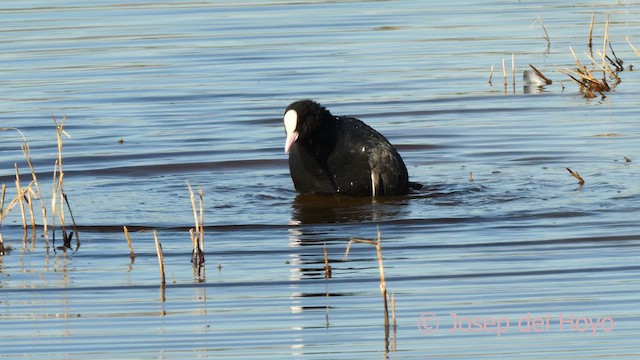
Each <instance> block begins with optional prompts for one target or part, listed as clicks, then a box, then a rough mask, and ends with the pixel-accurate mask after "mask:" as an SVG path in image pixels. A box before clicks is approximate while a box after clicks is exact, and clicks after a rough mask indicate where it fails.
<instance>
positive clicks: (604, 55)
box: [602, 15, 609, 77]
mask: <svg viewBox="0 0 640 360" xmlns="http://www.w3.org/2000/svg"><path fill="white" fill-rule="evenodd" d="M607 42H609V15H607V20H606V21H605V23H604V40H603V43H602V68H603V69H604V67H605V65H606V64H607V60H606V58H607ZM602 76H603V77H605V76H606V74H605V73H604V70H603V73H602Z"/></svg>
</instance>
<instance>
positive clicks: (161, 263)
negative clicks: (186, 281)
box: [153, 229, 166, 287]
mask: <svg viewBox="0 0 640 360" xmlns="http://www.w3.org/2000/svg"><path fill="white" fill-rule="evenodd" d="M153 238H154V239H155V240H156V253H157V254H158V266H159V267H160V280H161V283H162V286H163V287H164V285H165V284H166V281H165V277H164V254H163V253H162V245H161V244H160V241H158V232H157V231H156V229H153Z"/></svg>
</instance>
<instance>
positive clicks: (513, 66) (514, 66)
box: [511, 53, 516, 86]
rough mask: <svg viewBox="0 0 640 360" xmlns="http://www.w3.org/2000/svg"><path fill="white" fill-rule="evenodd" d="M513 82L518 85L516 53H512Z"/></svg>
mask: <svg viewBox="0 0 640 360" xmlns="http://www.w3.org/2000/svg"><path fill="white" fill-rule="evenodd" d="M511 84H512V85H513V86H516V55H515V54H514V53H511Z"/></svg>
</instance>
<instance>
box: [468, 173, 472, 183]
mask: <svg viewBox="0 0 640 360" xmlns="http://www.w3.org/2000/svg"><path fill="white" fill-rule="evenodd" d="M469 182H470V183H472V182H473V173H472V172H471V171H469Z"/></svg>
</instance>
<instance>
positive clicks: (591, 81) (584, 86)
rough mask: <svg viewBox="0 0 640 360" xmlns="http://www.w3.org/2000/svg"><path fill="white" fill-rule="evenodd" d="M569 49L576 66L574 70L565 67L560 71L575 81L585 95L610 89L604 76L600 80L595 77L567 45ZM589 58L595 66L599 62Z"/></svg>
mask: <svg viewBox="0 0 640 360" xmlns="http://www.w3.org/2000/svg"><path fill="white" fill-rule="evenodd" d="M569 50H570V51H571V54H572V55H573V58H574V59H575V61H576V65H577V66H578V68H577V70H576V71H573V70H570V69H566V68H565V69H562V70H560V72H562V73H563V74H565V75H567V76H568V77H569V78H571V79H572V80H573V81H575V82H577V83H578V84H579V85H580V90H582V92H583V94H584V95H585V96H588V97H591V96H592V95H593V92H599V93H601V94H602V92H606V91H609V90H611V87H610V86H609V84H607V79H606V77H604V78H603V79H602V80H598V79H596V77H595V76H593V73H591V71H590V70H589V69H588V68H587V67H586V66H584V65H582V63H581V62H580V60H578V57H577V56H576V54H575V52H574V51H573V49H572V48H571V47H569ZM591 59H592V62H593V63H594V64H595V65H596V66H599V64H598V63H597V62H596V61H595V60H593V58H591Z"/></svg>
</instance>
